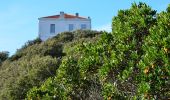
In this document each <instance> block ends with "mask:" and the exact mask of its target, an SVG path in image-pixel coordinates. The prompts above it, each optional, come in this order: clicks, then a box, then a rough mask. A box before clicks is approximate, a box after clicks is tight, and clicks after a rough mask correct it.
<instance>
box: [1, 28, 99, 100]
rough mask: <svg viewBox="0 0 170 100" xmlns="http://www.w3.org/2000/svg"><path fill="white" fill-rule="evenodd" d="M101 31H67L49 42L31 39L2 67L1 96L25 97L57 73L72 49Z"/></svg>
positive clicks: (96, 35) (88, 40) (5, 97)
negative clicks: (34, 87) (32, 89)
mask: <svg viewBox="0 0 170 100" xmlns="http://www.w3.org/2000/svg"><path fill="white" fill-rule="evenodd" d="M100 34H101V32H97V31H75V32H65V33H61V34H59V35H57V36H56V37H54V38H52V39H49V40H47V41H46V42H41V41H40V40H39V39H36V40H33V41H29V42H27V43H26V44H25V45H24V46H23V47H22V48H21V49H19V50H18V51H17V52H16V54H14V55H13V56H12V57H10V58H8V59H7V60H6V61H4V62H3V64H2V65H1V66H0V99H1V100H4V99H7V100H11V99H14V100H16V99H17V100H18V99H24V98H25V96H26V93H27V92H28V90H29V89H31V88H33V86H40V85H41V84H42V83H43V82H44V81H45V80H46V79H47V78H49V77H53V76H55V74H56V70H57V69H58V67H59V66H60V64H61V61H62V58H63V57H64V56H67V55H69V53H75V52H74V51H73V50H72V49H74V46H75V45H78V44H81V43H86V42H95V41H96V40H97V39H98V37H99V36H100ZM75 55H76V53H75Z"/></svg>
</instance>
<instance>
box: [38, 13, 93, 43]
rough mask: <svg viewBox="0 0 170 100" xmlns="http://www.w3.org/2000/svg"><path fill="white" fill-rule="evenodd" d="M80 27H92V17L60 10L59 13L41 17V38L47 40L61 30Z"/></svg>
mask: <svg viewBox="0 0 170 100" xmlns="http://www.w3.org/2000/svg"><path fill="white" fill-rule="evenodd" d="M79 29H80V30H81V29H82V30H86V29H88V30H90V29H91V19H90V17H88V18H85V17H80V16H79V14H78V13H76V14H75V15H70V14H66V13H64V12H60V14H59V15H53V16H47V17H41V18H39V38H40V39H41V40H42V41H45V40H47V39H48V38H51V37H53V36H55V35H57V34H58V33H60V32H66V31H74V30H79Z"/></svg>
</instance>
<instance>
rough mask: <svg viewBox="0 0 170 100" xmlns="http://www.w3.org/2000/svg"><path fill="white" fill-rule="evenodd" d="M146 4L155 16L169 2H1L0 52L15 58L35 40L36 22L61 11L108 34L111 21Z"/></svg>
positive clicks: (145, 0) (51, 0)
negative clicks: (138, 4) (134, 5)
mask: <svg viewBox="0 0 170 100" xmlns="http://www.w3.org/2000/svg"><path fill="white" fill-rule="evenodd" d="M139 1H142V2H145V3H147V4H148V5H150V6H151V7H152V8H153V9H155V10H157V11H158V12H160V11H163V10H165V9H166V8H167V6H168V4H169V3H170V0H3V1H1V4H0V51H9V52H10V54H14V53H15V52H16V50H17V49H19V48H20V47H21V46H22V45H24V43H25V42H27V41H28V40H33V39H35V38H36V37H37V36H38V18H39V17H43V16H48V15H55V14H59V12H60V11H64V12H65V13H69V14H74V13H76V12H78V13H79V15H80V16H86V17H87V16H90V17H91V19H92V29H95V30H107V31H110V30H111V27H110V25H111V20H112V17H113V16H116V14H117V11H118V10H120V9H127V8H129V7H130V6H131V3H133V2H139Z"/></svg>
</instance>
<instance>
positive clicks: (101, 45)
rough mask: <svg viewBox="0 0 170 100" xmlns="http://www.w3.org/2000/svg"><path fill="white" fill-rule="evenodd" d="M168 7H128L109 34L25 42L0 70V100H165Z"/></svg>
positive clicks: (169, 80) (169, 57) (169, 76)
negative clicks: (161, 9)
mask: <svg viewBox="0 0 170 100" xmlns="http://www.w3.org/2000/svg"><path fill="white" fill-rule="evenodd" d="M169 23H170V5H169V6H168V8H167V10H166V11H162V12H161V13H157V12H156V11H155V10H153V9H152V8H151V7H149V6H148V5H146V4H145V3H139V4H136V3H133V4H132V6H131V7H130V8H129V9H126V10H119V11H118V15H117V16H115V17H113V19H112V32H111V33H107V32H97V31H75V32H65V33H61V34H59V35H57V36H56V37H54V38H52V39H49V40H47V41H45V42H41V41H40V40H38V39H37V40H34V41H30V42H28V43H26V44H25V46H23V47H22V48H21V49H20V50H18V51H17V53H16V54H15V55H13V56H12V57H10V58H7V59H6V60H3V62H2V65H1V66H0V99H2V100H18V99H26V100H103V99H104V100H129V99H130V100H131V99H132V100H145V99H147V100H150V99H151V100H168V99H170V24H169Z"/></svg>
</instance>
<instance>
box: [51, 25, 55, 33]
mask: <svg viewBox="0 0 170 100" xmlns="http://www.w3.org/2000/svg"><path fill="white" fill-rule="evenodd" d="M50 33H55V24H50Z"/></svg>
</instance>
